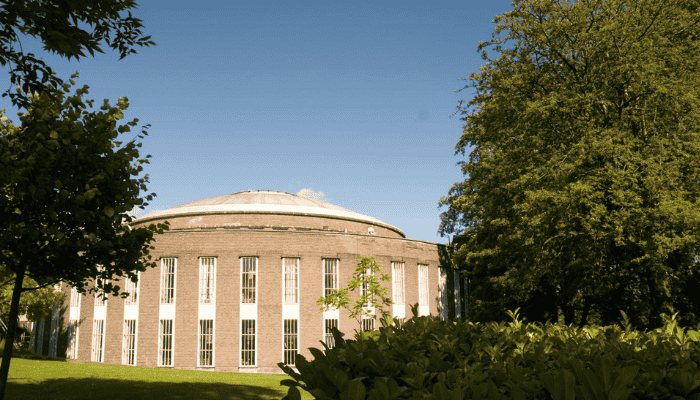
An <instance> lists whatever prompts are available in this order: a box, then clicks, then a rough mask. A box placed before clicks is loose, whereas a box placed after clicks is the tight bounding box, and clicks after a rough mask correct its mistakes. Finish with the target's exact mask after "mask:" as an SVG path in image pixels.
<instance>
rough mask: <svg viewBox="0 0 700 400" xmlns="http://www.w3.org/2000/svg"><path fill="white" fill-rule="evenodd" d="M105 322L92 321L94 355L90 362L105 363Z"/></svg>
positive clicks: (100, 320)
mask: <svg viewBox="0 0 700 400" xmlns="http://www.w3.org/2000/svg"><path fill="white" fill-rule="evenodd" d="M104 342H105V320H104V319H95V320H93V321H92V355H91V357H90V361H92V362H104V355H105V345H104Z"/></svg>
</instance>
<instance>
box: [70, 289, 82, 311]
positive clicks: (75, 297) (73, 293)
mask: <svg viewBox="0 0 700 400" xmlns="http://www.w3.org/2000/svg"><path fill="white" fill-rule="evenodd" d="M70 306H71V307H80V293H78V288H75V287H74V288H71V289H70Z"/></svg>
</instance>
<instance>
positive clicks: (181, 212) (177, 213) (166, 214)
mask: <svg viewBox="0 0 700 400" xmlns="http://www.w3.org/2000/svg"><path fill="white" fill-rule="evenodd" d="M225 206H226V205H224V206H210V207H211V208H215V207H216V208H217V209H210V210H202V209H201V208H202V207H201V206H200V207H191V208H192V210H187V209H186V208H183V207H179V208H171V209H168V210H157V211H153V212H150V213H148V214H146V215H144V216H143V217H141V218H135V219H133V220H132V222H131V223H130V225H139V224H142V223H145V222H149V221H155V220H163V219H168V218H179V217H191V216H198V215H222V214H267V215H297V216H309V217H320V218H331V219H341V220H347V221H357V222H362V223H369V224H372V225H377V226H381V227H383V228H386V229H389V230H391V231H394V232H396V233H398V234H399V235H401V236H402V238H403V239H406V234H405V233H404V232H403V231H402V230H401V229H399V228H397V227H395V226H393V225H390V224H387V223H386V222H383V221H380V220H378V219H376V218H372V217H369V216H366V215H362V214H357V213H354V212H349V213H343V212H339V211H338V210H328V209H318V208H314V207H295V208H296V209H299V208H309V209H311V210H303V211H302V210H269V209H266V210H262V209H260V210H253V209H251V210H241V209H236V210H234V209H226V208H227V207H225ZM266 206H267V207H269V205H266ZM188 208H189V207H188ZM195 208H196V209H195ZM251 208H254V207H251ZM313 210H324V211H323V212H320V211H317V212H313ZM328 211H331V212H328ZM343 214H345V215H343ZM363 217H364V218H363Z"/></svg>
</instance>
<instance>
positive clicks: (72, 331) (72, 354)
mask: <svg viewBox="0 0 700 400" xmlns="http://www.w3.org/2000/svg"><path fill="white" fill-rule="evenodd" d="M68 358H70V359H72V360H75V359H77V358H78V321H77V320H71V321H70V322H69V323H68Z"/></svg>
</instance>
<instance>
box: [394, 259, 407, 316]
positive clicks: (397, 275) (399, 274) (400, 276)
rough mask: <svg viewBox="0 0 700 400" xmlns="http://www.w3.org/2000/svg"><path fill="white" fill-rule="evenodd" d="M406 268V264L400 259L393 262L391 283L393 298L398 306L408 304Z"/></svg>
mask: <svg viewBox="0 0 700 400" xmlns="http://www.w3.org/2000/svg"><path fill="white" fill-rule="evenodd" d="M405 269H406V264H405V263H403V262H399V261H392V262H391V283H392V296H391V297H392V300H393V301H394V305H396V306H404V305H406V290H405V289H406V288H405V279H404V278H405V277H406V274H405Z"/></svg>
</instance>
